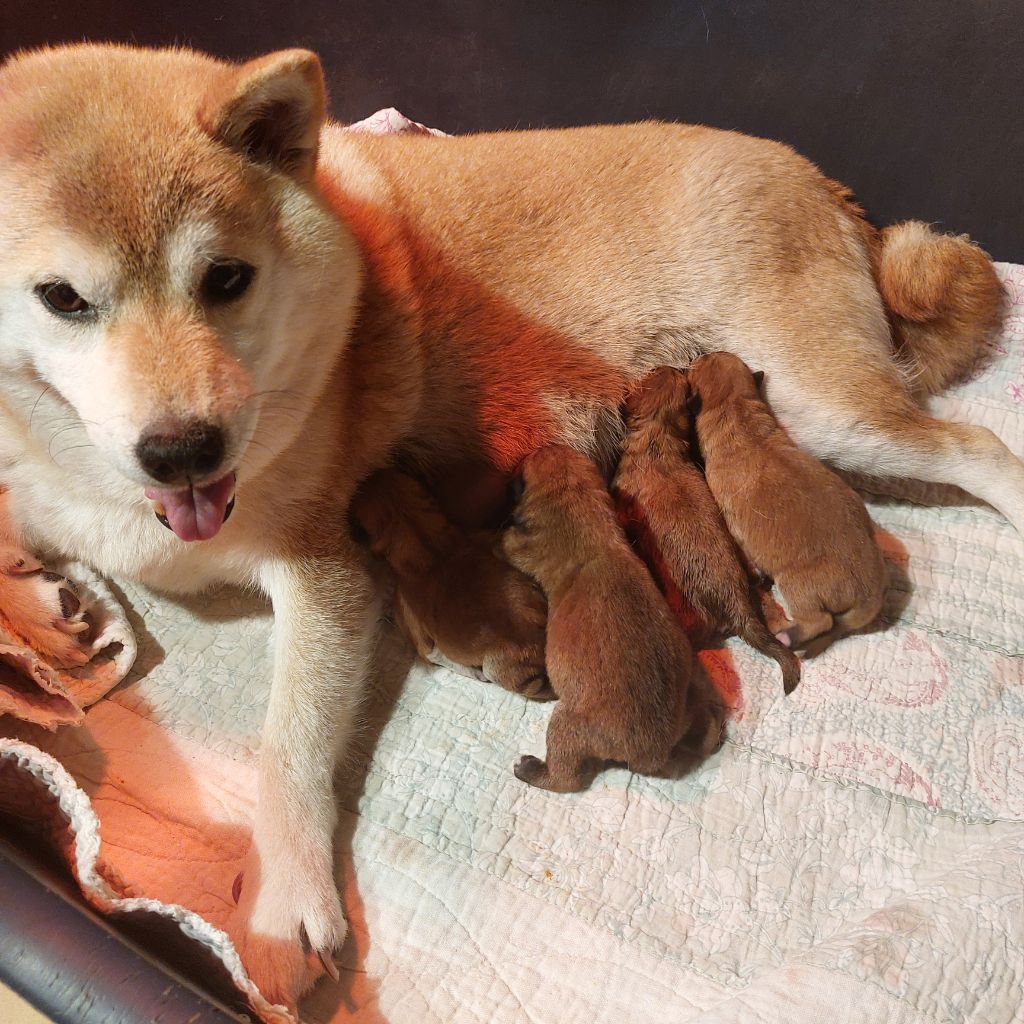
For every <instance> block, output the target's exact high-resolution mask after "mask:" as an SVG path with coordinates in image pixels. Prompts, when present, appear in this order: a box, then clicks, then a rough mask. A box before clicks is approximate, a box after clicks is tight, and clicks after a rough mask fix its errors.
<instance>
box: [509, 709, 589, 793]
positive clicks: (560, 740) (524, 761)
mask: <svg viewBox="0 0 1024 1024" xmlns="http://www.w3.org/2000/svg"><path fill="white" fill-rule="evenodd" d="M583 728H584V726H583V723H581V722H580V721H579V720H578V719H577V718H576V716H575V715H573V714H572V712H570V711H567V710H566V709H565V708H564V707H563V706H561V705H559V706H558V707H556V708H555V710H554V711H553V712H552V714H551V721H550V722H548V734H547V760H546V761H542V760H541V759H540V758H539V757H533V756H532V755H531V754H523V756H522V757H521V758H519V760H518V761H517V762H516V763H515V766H514V767H513V769H512V770H513V772H515V776H516V778H517V779H519V780H520V781H521V782H526V783H528V784H529V785H531V786H537V787H538V788H539V789H547V790H550V791H551V792H552V793H576V792H579V791H580V790H583V789H586V788H587V787H588V786H589V785H590V783H591V782H593V780H594V776H595V775H596V774H597V771H598V768H599V767H600V764H601V762H600V761H599V760H598V759H596V758H594V757H593V754H592V751H591V750H590V749H589V747H588V745H587V744H586V742H585V741H584V739H583V736H582V735H581V732H582V729H583Z"/></svg>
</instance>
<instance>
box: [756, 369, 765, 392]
mask: <svg viewBox="0 0 1024 1024" xmlns="http://www.w3.org/2000/svg"><path fill="white" fill-rule="evenodd" d="M754 387H755V388H757V390H758V391H760V390H761V389H762V388H763V387H764V370H755V371H754Z"/></svg>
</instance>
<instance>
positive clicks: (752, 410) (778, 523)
mask: <svg viewBox="0 0 1024 1024" xmlns="http://www.w3.org/2000/svg"><path fill="white" fill-rule="evenodd" d="M689 379H690V386H691V389H692V396H691V405H692V408H693V410H694V413H695V416H694V423H695V428H696V433H697V440H698V443H699V444H700V450H701V455H702V456H703V459H704V471H705V473H706V474H707V482H708V486H709V487H710V488H711V493H712V494H713V495H714V497H715V501H717V503H718V505H719V507H720V508H721V510H722V514H723V516H724V517H725V521H726V523H727V524H728V526H729V530H730V531H731V532H732V535H733V537H735V539H736V541H737V543H738V544H739V546H740V548H742V550H743V552H744V554H745V555H746V557H747V558H748V559H749V560H750V562H751V564H752V565H753V566H755V567H756V568H757V569H758V570H760V571H761V572H763V573H764V574H765V575H766V576H768V577H770V578H772V579H774V581H775V583H776V585H777V586H778V588H779V591H780V592H781V594H782V596H783V598H784V599H785V602H786V605H787V610H788V612H789V616H790V618H791V619H792V621H793V625H792V626H791V627H790V628H789V629H787V631H786V632H787V636H788V639H789V641H790V643H791V644H793V646H805V645H806V644H807V642H808V641H810V640H813V639H814V638H816V637H819V636H821V635H822V634H825V633H828V632H830V631H832V630H833V629H834V630H836V631H837V632H848V631H852V630H856V629H860V628H862V627H863V626H866V625H867V624H868V623H870V622H872V621H873V620H874V619H875V617H876V616H877V615H878V613H879V611H881V608H882V599H883V597H884V595H885V587H886V582H887V574H886V569H885V562H884V560H883V558H882V552H881V551H880V550H879V548H878V545H877V544H876V543H875V540H874V532H873V527H872V524H871V520H870V518H869V517H868V513H867V510H866V509H865V508H864V502H863V501H861V499H860V497H859V496H858V495H857V493H856V492H855V491H854V490H853V489H852V488H851V487H849V486H847V485H846V484H845V483H843V481H842V480H840V479H839V477H838V476H836V475H835V473H833V472H831V471H830V470H828V469H826V468H825V467H824V466H823V465H822V464H821V463H820V462H818V460H817V459H815V458H814V457H813V456H810V455H808V454H807V453H806V452H802V451H800V450H799V449H798V448H797V447H796V445H794V444H793V442H792V441H790V439H789V438H788V437H787V436H786V432H785V431H784V430H783V429H782V427H780V426H779V424H778V421H777V420H776V419H775V417H774V416H773V415H772V412H771V410H770V409H769V408H768V405H767V403H766V402H765V401H764V400H763V399H762V398H761V395H760V393H759V390H758V384H757V381H756V380H755V378H754V375H753V374H752V373H751V372H750V369H749V368H748V367H747V366H745V365H744V363H743V362H742V361H741V360H740V359H738V358H737V357H736V356H733V355H730V354H729V353H727V352H717V353H714V354H712V355H707V356H702V357H701V358H700V359H698V360H697V361H696V362H695V363H694V364H693V366H691V367H690V372H689Z"/></svg>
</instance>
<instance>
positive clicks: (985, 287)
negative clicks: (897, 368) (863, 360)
mask: <svg viewBox="0 0 1024 1024" xmlns="http://www.w3.org/2000/svg"><path fill="white" fill-rule="evenodd" d="M872 250H873V252H872V256H873V262H874V270H875V276H876V279H877V281H878V288H879V291H880V292H881V293H882V300H883V302H884V303H885V307H886V309H887V310H888V312H889V313H890V316H891V322H892V328H893V342H894V344H895V347H896V354H897V357H898V358H899V360H900V362H901V364H902V365H903V368H904V370H905V371H906V373H907V377H908V380H909V383H910V386H911V388H912V389H913V390H914V391H915V392H917V393H918V394H935V393H936V392H938V391H942V390H943V389H944V388H946V387H949V385H950V384H953V383H954V382H956V381H957V380H959V379H961V378H962V377H963V376H964V375H966V373H967V372H968V371H969V370H970V369H971V367H972V366H973V365H974V364H975V362H976V361H977V359H978V357H979V356H980V355H981V353H982V352H983V349H984V342H985V340H986V338H987V337H988V336H989V335H990V334H991V333H992V332H993V331H994V330H995V328H996V327H997V326H998V324H999V321H1000V318H1001V315H1002V310H1003V301H1004V293H1003V286H1002V283H1001V282H1000V280H999V278H998V276H997V275H996V272H995V268H994V267H993V266H992V261H991V260H990V259H989V257H988V254H987V253H985V252H984V251H983V250H982V249H981V248H979V247H978V246H977V245H975V244H974V243H973V242H971V241H970V240H969V239H968V238H967V236H966V235H943V234H940V233H939V232H937V231H933V230H932V229H931V228H930V227H929V226H928V225H927V224H923V223H922V222H921V221H914V220H908V221H904V222H903V223H901V224H894V225H892V226H891V227H887V228H883V229H882V230H881V231H879V232H878V234H877V236H876V237H875V239H874V245H873V246H872Z"/></svg>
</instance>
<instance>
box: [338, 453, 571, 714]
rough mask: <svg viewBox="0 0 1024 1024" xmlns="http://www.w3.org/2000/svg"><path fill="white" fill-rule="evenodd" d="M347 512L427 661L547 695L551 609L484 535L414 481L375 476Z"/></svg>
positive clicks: (531, 693) (400, 621) (392, 475)
mask: <svg viewBox="0 0 1024 1024" xmlns="http://www.w3.org/2000/svg"><path fill="white" fill-rule="evenodd" d="M352 514H353V516H354V517H355V519H356V521H357V522H358V523H359V525H360V526H361V527H362V528H363V530H364V531H365V532H366V534H367V536H368V538H369V541H370V548H371V550H372V551H373V552H374V554H377V555H381V556H383V557H384V559H385V560H386V561H387V563H388V565H389V566H390V567H391V569H392V571H393V572H394V574H395V577H396V583H397V586H396V590H395V599H394V610H395V618H396V620H397V621H398V624H399V626H400V627H401V628H402V630H403V631H404V632H405V634H406V635H407V636H408V637H409V639H410V640H411V641H412V643H413V646H415V648H416V651H417V653H418V654H419V655H420V656H421V657H422V658H424V659H425V660H428V661H429V660H437V659H436V652H440V654H441V655H442V656H443V657H444V658H445V659H447V660H448V661H450V662H454V663H456V664H457V665H464V666H467V667H469V668H474V669H477V670H479V671H480V672H481V674H482V675H483V677H484V678H485V679H487V680H489V681H490V682H493V683H497V684H498V685H499V686H502V687H504V688H505V689H506V690H512V691H514V692H516V693H520V694H522V695H523V696H525V697H530V698H534V699H544V698H548V697H550V696H551V691H550V687H549V686H548V682H547V676H546V674H545V670H544V629H545V623H546V620H547V609H546V606H545V602H544V597H543V595H542V594H541V593H540V591H539V590H538V589H537V587H536V586H534V584H533V583H532V582H531V581H530V580H529V579H527V578H526V577H525V576H524V575H523V574H522V573H521V572H517V571H516V570H515V569H513V568H512V566H510V565H509V564H508V563H507V562H505V561H504V560H502V559H501V558H500V557H498V555H497V554H496V553H495V552H494V543H495V542H494V539H493V537H492V535H491V534H488V533H484V532H476V533H465V532H463V531H462V530H460V529H459V528H458V527H456V526H454V525H453V524H452V523H450V522H449V521H448V519H447V518H446V517H445V515H444V514H443V513H442V511H441V509H440V508H439V507H438V505H437V503H436V502H435V501H434V499H433V498H432V497H431V495H429V494H428V493H427V491H426V490H425V489H424V488H423V487H422V486H421V485H420V484H419V483H418V482H417V481H416V480H414V479H413V478H412V477H410V476H407V475H406V474H404V473H400V472H398V471H396V470H384V471H382V472H380V473H376V474H375V475H374V476H372V477H371V478H370V479H369V480H367V481H366V482H365V483H364V484H363V486H362V487H361V488H360V490H359V492H358V494H357V495H356V498H355V501H354V503H353V506H352Z"/></svg>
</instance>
